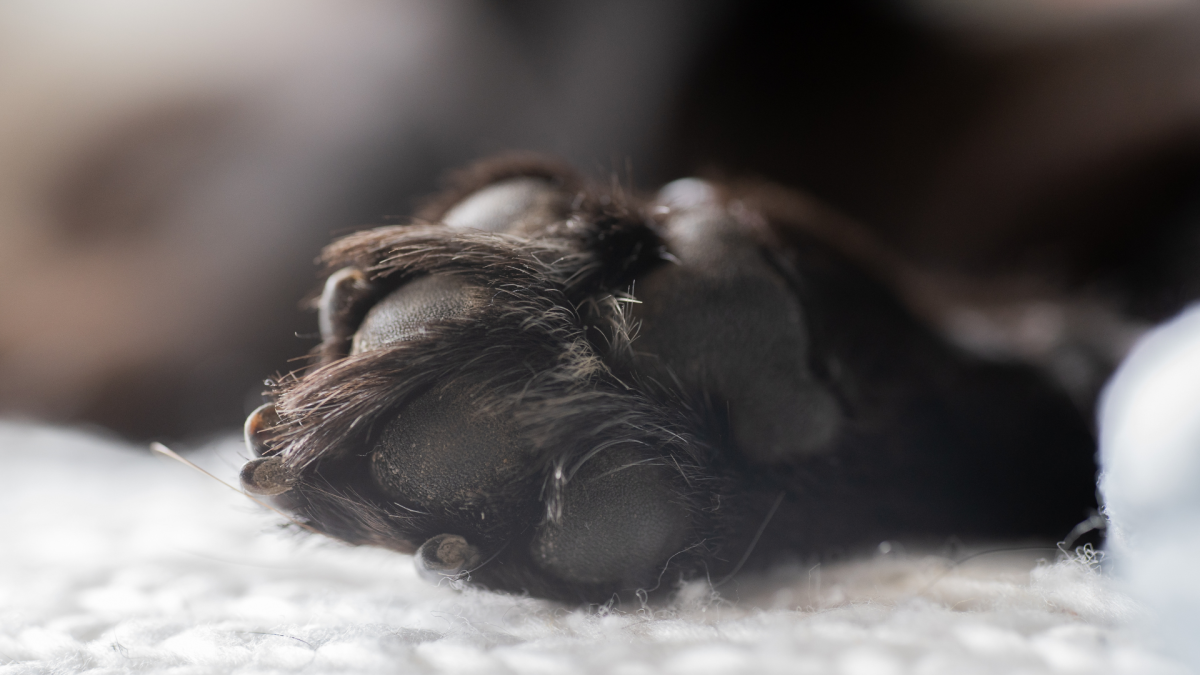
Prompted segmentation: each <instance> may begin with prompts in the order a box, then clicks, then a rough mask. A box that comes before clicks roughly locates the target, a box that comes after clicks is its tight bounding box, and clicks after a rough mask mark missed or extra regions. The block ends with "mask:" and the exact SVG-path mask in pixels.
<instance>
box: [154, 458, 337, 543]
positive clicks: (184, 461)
mask: <svg viewBox="0 0 1200 675" xmlns="http://www.w3.org/2000/svg"><path fill="white" fill-rule="evenodd" d="M150 451H151V452H153V453H156V454H159V455H162V456H164V457H167V458H170V459H173V460H175V461H176V462H180V463H181V464H184V465H186V466H189V467H191V468H193V469H195V470H196V471H199V472H200V473H202V474H204V475H205V476H208V477H209V478H211V479H213V480H215V481H217V482H218V483H220V484H221V485H224V486H225V487H227V488H229V489H230V490H233V491H234V492H236V493H238V494H240V495H242V496H244V497H245V498H247V499H249V500H250V501H252V502H254V503H255V504H258V505H259V506H262V507H264V508H267V509H270V510H271V511H274V512H275V513H278V514H279V515H281V516H283V517H284V518H287V519H288V521H289V522H291V523H292V524H293V525H296V526H298V527H302V528H304V529H306V530H308V531H309V532H312V533H313V534H321V533H320V532H318V531H317V530H315V529H313V527H312V526H311V525H306V524H305V523H302V522H300V521H299V520H296V519H295V518H293V517H292V516H290V515H288V514H286V513H284V512H283V511H281V510H279V509H277V508H275V507H274V506H271V505H270V504H268V503H266V502H264V501H263V500H261V499H259V498H257V497H255V496H254V495H252V494H250V493H248V492H246V491H245V490H239V489H238V488H235V487H234V486H232V485H230V484H229V483H226V482H225V481H223V480H221V479H220V478H217V477H216V476H214V475H212V473H210V472H208V471H206V470H205V469H204V468H202V467H201V466H200V465H199V464H196V463H195V462H193V461H191V460H189V459H185V458H184V457H182V456H180V454H179V453H177V452H175V451H174V450H172V449H170V448H168V447H167V446H165V445H163V444H162V443H159V442H157V441H155V442H154V443H151V444H150Z"/></svg>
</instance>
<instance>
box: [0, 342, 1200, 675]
mask: <svg viewBox="0 0 1200 675" xmlns="http://www.w3.org/2000/svg"><path fill="white" fill-rule="evenodd" d="M1194 323H1196V324H1197V330H1198V332H1197V336H1200V320H1197V321H1196V322H1194ZM1195 345H1197V346H1200V340H1197V341H1196V342H1195ZM1176 370H1177V369H1176ZM1197 383H1198V386H1200V377H1198V378H1197ZM1138 386H1142V385H1138ZM1196 391H1200V389H1196ZM1197 401H1200V398H1197ZM1195 409H1197V410H1200V405H1198V406H1196V408H1195ZM1106 414H1110V415H1116V416H1117V417H1120V414H1119V411H1118V413H1112V412H1111V411H1110V412H1108V413H1106ZM1195 440H1200V437H1197V439H1195ZM240 445H241V444H240V442H239V441H237V440H235V439H232V438H231V439H226V440H223V441H219V442H216V443H214V444H212V445H211V446H210V447H208V448H206V449H204V450H202V451H200V452H198V453H195V454H193V455H192V457H193V458H194V459H196V461H198V462H200V463H201V464H203V465H204V466H205V467H207V468H208V469H209V470H211V471H212V472H214V473H216V474H218V475H220V476H222V477H223V478H225V479H226V480H233V479H234V477H235V475H236V470H237V468H238V466H239V465H240V463H241V462H242V456H241V455H242V453H243V450H242V449H241V447H240ZM1197 448H1198V449H1200V445H1198V446H1197ZM1106 452H1107V453H1108V455H1106V457H1109V458H1110V460H1111V455H1112V452H1110V451H1109V450H1106ZM1198 454H1200V453H1198ZM1117 455H1118V459H1119V455H1120V452H1119V451H1118V452H1117ZM1110 464H1111V467H1110V468H1113V467H1117V466H1118V465H1119V462H1117V461H1110ZM1118 478H1119V477H1118ZM1113 479H1114V476H1113V474H1112V473H1111V471H1110V474H1109V475H1108V476H1107V477H1106V480H1108V481H1109V482H1110V483H1111V482H1112V480H1113ZM1118 482H1119V481H1118ZM1196 491H1197V489H1196V488H1193V490H1192V492H1193V493H1195V492H1196ZM1127 501H1128V500H1127ZM1135 502H1136V500H1134V501H1132V502H1130V503H1131V504H1132V503H1135ZM1122 503H1124V502H1122ZM1135 505H1136V504H1135ZM1130 508H1133V507H1130ZM0 513H2V514H3V515H2V517H0V542H3V544H2V547H3V548H2V556H0V675H8V674H15V673H83V672H88V673H132V672H155V673H158V672H170V673H181V674H182V673H226V672H239V673H260V672H261V673H268V672H270V673H288V672H304V673H335V672H336V673H342V672H344V673H376V672H379V673H408V672H416V673H424V672H430V673H509V672H512V673H555V674H559V673H593V672H595V673H600V672H603V673H628V674H630V675H633V674H640V673H654V674H659V673H663V674H676V673H678V674H680V675H702V674H705V673H732V672H741V673H762V674H769V673H845V674H847V675H889V674H892V673H918V674H921V675H935V674H938V673H946V674H954V675H960V674H962V673H1015V672H1020V673H1059V672H1062V673H1136V674H1139V675H1142V674H1150V673H1187V672H1191V671H1189V670H1188V667H1187V666H1186V665H1184V664H1185V661H1186V659H1187V658H1189V657H1187V656H1186V650H1187V647H1186V643H1181V642H1180V641H1179V639H1178V637H1177V636H1178V635H1179V634H1180V631H1183V633H1182V634H1183V635H1184V636H1185V637H1184V638H1183V639H1184V640H1185V641H1186V639H1187V638H1186V636H1187V634H1188V631H1190V630H1192V629H1194V628H1197V627H1200V622H1197V621H1196V617H1197V616H1198V615H1200V614H1198V612H1197V606H1196V603H1194V602H1191V601H1190V600H1189V598H1191V599H1195V598H1194V594H1195V589H1196V581H1195V579H1196V577H1197V575H1196V574H1195V572H1194V565H1195V564H1194V562H1193V561H1194V560H1195V558H1194V557H1193V558H1190V559H1187V560H1183V561H1179V560H1176V559H1174V558H1171V553H1170V550H1169V547H1168V550H1167V553H1166V554H1164V555H1165V556H1166V558H1162V556H1160V558H1146V557H1145V556H1143V558H1138V557H1137V555H1133V554H1130V553H1129V552H1128V551H1126V553H1125V554H1123V555H1124V556H1125V557H1124V558H1122V560H1123V561H1124V563H1123V567H1122V566H1119V567H1121V569H1125V570H1126V571H1125V572H1123V574H1125V575H1126V576H1125V577H1124V578H1114V577H1113V576H1112V575H1111V574H1109V573H1108V572H1107V571H1105V572H1102V571H1101V570H1100V568H1099V566H1098V565H1096V564H1095V559H1094V558H1089V557H1087V556H1084V557H1075V558H1071V559H1065V560H1057V559H1056V557H1055V555H1054V552H1053V551H1040V552H1038V551H1035V552H1028V551H1027V552H1009V553H994V554H988V555H982V556H979V557H976V558H973V559H971V560H968V561H966V562H963V563H962V564H960V565H957V566H955V565H951V564H950V561H949V560H948V559H947V558H944V557H938V556H933V555H919V554H916V553H912V552H909V553H904V552H902V551H896V550H893V551H891V552H888V553H883V552H881V553H879V554H878V555H877V556H876V557H873V558H869V559H862V560H852V561H847V562H844V563H841V564H838V565H832V566H830V565H826V566H820V567H814V568H810V569H799V568H796V569H780V570H777V571H776V572H774V573H772V574H771V575H767V576H760V577H755V578H748V579H739V580H737V581H735V582H732V583H730V584H728V585H726V586H724V587H722V588H721V589H720V592H719V593H717V592H714V591H713V590H712V589H711V588H710V587H709V586H708V585H707V584H706V583H703V582H696V583H692V584H690V585H688V586H685V587H684V588H682V589H681V590H680V591H679V592H678V593H677V595H676V597H675V598H674V599H673V600H672V601H670V602H669V603H667V604H651V605H649V606H637V605H634V606H630V605H625V606H620V607H572V606H565V605H561V604H556V603H552V602H547V601H542V600H535V599H530V598H523V597H513V596H509V595H501V594H496V593H488V592H481V591H476V590H470V589H468V590H456V589H452V588H448V587H440V588H439V587H434V586H429V585H426V584H425V583H424V582H422V581H420V580H419V579H418V578H417V576H416V574H415V572H414V570H413V567H412V562H411V559H410V558H408V557H406V556H400V555H397V554H393V553H389V552H385V551H377V550H370V549H352V548H347V547H344V546H341V545H338V544H336V543H333V542H327V541H318V540H316V539H314V538H309V539H296V538H294V537H292V536H291V535H288V534H286V533H283V532H281V531H280V530H279V528H278V524H279V522H280V521H281V518H280V517H279V516H277V515H274V514H271V513H269V512H264V511H263V510H262V509H260V508H259V507H257V506H255V505H254V504H252V503H251V502H249V501H247V500H246V499H245V497H243V496H241V495H239V494H236V493H235V492H234V491H232V490H230V489H229V488H227V487H224V486H222V485H220V484H219V483H217V482H215V481H213V480H211V479H209V478H206V477H205V476H203V475H201V474H199V473H196V472H193V471H191V470H189V469H187V468H186V467H184V466H182V465H180V464H177V463H174V462H171V461H169V460H167V459H165V458H161V457H158V456H153V455H150V454H149V453H147V452H145V451H141V450H140V449H137V448H129V447H122V446H121V445H120V444H119V443H116V442H113V441H111V440H106V439H105V438H104V437H102V436H99V435H97V434H94V433H86V432H80V431H71V430H63V429H52V428H45V427H38V426H33V425H24V424H18V423H6V424H0ZM1135 534H1136V533H1135ZM1188 534H1189V533H1187V532H1175V535H1174V538H1173V539H1171V541H1176V540H1178V541H1184V542H1186V543H1187V545H1190V546H1193V547H1194V546H1195V544H1194V543H1193V542H1196V541H1200V530H1193V531H1192V532H1190V534H1191V536H1190V537H1189V536H1187V535H1188ZM1139 545H1140V544H1139ZM1137 550H1139V551H1140V550H1147V551H1148V550H1152V548H1145V549H1142V548H1139V549H1137ZM1153 550H1159V549H1153ZM1161 559H1166V560H1175V562H1176V563H1177V564H1174V566H1171V565H1165V566H1164V565H1161V564H1159V565H1157V566H1156V565H1154V564H1149V563H1147V562H1146V560H1150V562H1151V563H1153V562H1154V561H1155V560H1161ZM1129 574H1134V575H1135V576H1133V577H1132V578H1130V577H1129V576H1128V575H1129ZM1138 574H1140V575H1141V576H1140V577H1139V576H1136V575H1138ZM1172 574H1174V575H1176V576H1171V575H1172ZM1188 583H1190V584H1191V586H1190V587H1189V586H1188V585H1187V584H1188ZM1147 588H1151V589H1159V590H1161V589H1163V588H1166V589H1168V590H1172V589H1176V590H1177V592H1175V593H1166V594H1162V593H1160V594H1159V595H1157V596H1156V595H1154V593H1153V592H1150V593H1147V592H1146V590H1145V589H1147ZM1189 589H1190V590H1189ZM1188 593H1192V594H1193V595H1192V596H1189V595H1188ZM1130 594H1132V596H1131V595H1130ZM1132 597H1137V598H1139V601H1135V600H1134V599H1131V598H1132ZM1162 597H1166V598H1168V600H1167V601H1166V602H1167V604H1168V605H1169V604H1170V602H1171V601H1174V602H1175V605H1177V606H1176V607H1175V608H1174V609H1172V608H1171V607H1168V606H1167V605H1163V603H1162V602H1160V600H1161V598H1162ZM1142 599H1144V600H1145V602H1141V600H1142ZM1181 599H1182V601H1181ZM1183 601H1186V602H1183ZM1164 607H1166V609H1164ZM1189 608H1190V609H1189ZM1172 611H1174V612H1176V613H1175V614H1171V613H1170V612H1172ZM1189 611H1190V614H1189V613H1188V612H1189ZM1180 612H1182V613H1180ZM1164 617H1169V619H1170V623H1169V626H1168V628H1169V629H1167V630H1165V631H1164V629H1163V626H1164V625H1167V624H1164ZM1188 621H1191V622H1192V623H1190V624H1189V623H1188ZM1189 626H1190V628H1189ZM1172 630H1174V632H1172ZM1173 635H1174V636H1176V637H1172V636H1173ZM1195 637H1196V640H1200V634H1195ZM1181 644H1183V645H1184V646H1183V647H1182V648H1181V646H1180V645H1181ZM1180 654H1184V656H1182V657H1181V656H1179V655H1180Z"/></svg>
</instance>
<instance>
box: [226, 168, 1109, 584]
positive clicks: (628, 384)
mask: <svg viewBox="0 0 1200 675" xmlns="http://www.w3.org/2000/svg"><path fill="white" fill-rule="evenodd" d="M775 193H776V194H777V193H778V191H775ZM800 211H803V210H802V209H801V210H797V209H791V208H789V204H788V203H786V200H785V201H784V202H780V201H779V200H778V198H776V199H775V200H774V201H773V202H765V201H764V202H761V203H760V202H756V201H755V200H754V199H753V198H752V196H750V195H739V194H738V193H736V192H734V191H732V190H731V189H727V188H724V187H722V186H718V185H714V184H711V183H706V182H703V181H699V180H695V179H688V180H682V181H676V182H675V183H672V184H670V185H668V186H666V187H665V188H663V189H662V190H661V191H659V192H658V194H657V195H655V196H652V197H650V198H648V199H644V200H643V199H638V198H635V197H634V196H632V195H628V194H625V193H623V192H619V191H618V192H615V193H614V192H611V191H604V190H601V189H597V188H594V187H592V186H589V185H588V184H587V183H586V182H585V181H583V180H582V179H581V178H579V177H578V176H577V175H575V174H574V173H573V172H571V171H570V170H569V169H566V168H564V167H561V166H559V165H557V164H555V163H553V162H551V161H546V160H531V159H528V158H521V159H501V160H494V161H491V162H485V163H482V164H480V165H478V166H476V167H474V168H472V169H470V170H467V171H465V172H463V174H462V175H460V176H459V179H458V181H457V183H456V185H455V186H454V187H452V188H451V189H449V190H447V191H446V193H444V194H443V195H441V196H440V197H438V198H437V199H436V200H435V201H433V202H432V203H431V204H430V205H429V206H428V207H427V208H426V210H425V211H424V212H423V213H421V214H419V217H418V218H416V219H415V220H414V222H413V223H412V224H409V225H403V226H394V227H382V228H377V229H374V230H368V231H364V232H359V233H357V234H353V235H350V236H348V237H346V238H344V239H342V240H340V241H337V242H335V243H333V244H332V245H330V246H329V247H328V248H327V249H326V251H325V253H324V255H323V261H324V263H325V264H326V265H327V268H328V270H329V277H328V281H327V282H326V284H325V287H324V292H323V293H322V296H321V298H320V300H319V302H318V303H317V304H318V307H317V309H318V312H319V322H320V329H321V336H322V343H321V345H320V347H319V348H318V350H317V354H316V362H315V364H314V365H313V366H312V367H310V368H309V369H307V370H305V371H303V372H300V373H295V374H293V375H291V376H289V377H286V378H281V380H280V381H279V382H278V384H276V385H275V387H274V389H273V390H272V391H271V392H269V393H270V397H271V401H272V402H271V403H268V404H266V405H264V406H263V407H261V408H259V409H258V410H256V411H255V412H254V413H253V414H251V416H250V417H249V419H247V422H246V432H245V433H246V443H247V446H248V447H249V449H250V451H251V454H252V455H253V457H254V459H252V460H251V461H250V462H248V463H247V464H246V466H245V467H244V469H243V471H242V484H243V487H244V488H245V489H246V491H248V492H251V493H254V494H256V495H261V496H263V497H264V498H266V499H269V500H270V501H271V502H272V503H273V504H274V505H275V506H276V507H278V508H279V509H281V510H283V511H285V512H287V513H289V514H291V515H292V516H294V517H295V519H296V520H297V522H300V523H303V524H304V525H306V526H307V527H311V528H312V529H314V530H316V531H320V532H323V533H325V534H328V535H330V536H332V537H336V538H338V539H341V540H343V541H345V542H348V543H351V544H367V545H374V546H382V547H385V548H389V549H392V550H395V551H399V552H402V553H412V554H414V555H415V562H416V564H417V567H418V570H420V571H421V573H422V575H423V576H425V577H426V578H429V579H432V580H435V581H436V580H441V579H444V578H453V579H459V580H464V581H468V582H470V583H473V584H478V585H480V586H483V587H486V588H490V589H494V590H503V591H512V592H527V593H530V594H533V595H538V596H544V597H551V598H559V599H564V600H569V601H589V602H603V601H605V600H607V599H608V598H610V597H612V596H613V595H617V596H619V597H625V596H628V595H630V594H633V593H636V592H638V591H639V590H646V591H657V592H664V591H665V590H669V589H670V588H672V587H673V586H674V584H675V583H676V582H677V581H678V580H680V579H686V578H690V577H695V576H698V575H709V577H710V578H713V579H717V578H721V577H722V576H723V575H726V574H730V573H734V572H736V571H738V569H740V568H741V562H745V561H746V560H748V561H749V565H747V569H749V568H752V567H756V566H762V565H765V564H768V563H770V562H772V561H775V560H779V559H781V558H786V557H789V556H793V557H795V556H798V557H807V556H819V555H822V554H825V553H827V552H829V551H835V550H839V551H844V550H848V549H853V548H854V547H856V546H862V545H870V544H873V543H877V542H878V541H880V540H881V539H903V538H905V537H912V538H917V539H919V538H922V537H925V538H928V537H945V536H951V535H953V536H958V537H972V536H978V537H995V536H1021V537H1031V536H1046V537H1054V536H1058V534H1059V531H1060V530H1061V531H1063V532H1065V531H1066V530H1069V529H1070V527H1071V526H1072V525H1073V524H1074V523H1075V522H1077V521H1078V520H1080V519H1082V518H1083V517H1085V516H1086V512H1087V509H1088V508H1091V507H1094V506H1095V503H1094V496H1093V494H1094V489H1093V486H1094V472H1095V467H1094V465H1093V461H1092V454H1093V450H1094V448H1093V445H1092V439H1091V436H1090V434H1089V432H1088V430H1087V427H1086V425H1084V424H1083V422H1082V421H1081V420H1080V419H1078V415H1077V414H1076V413H1075V412H1074V409H1073V408H1072V407H1071V406H1070V404H1069V403H1068V402H1067V401H1066V399H1065V397H1064V396H1063V395H1062V394H1061V393H1060V392H1058V391H1056V390H1055V389H1053V387H1052V386H1051V385H1050V384H1048V383H1047V382H1045V381H1043V380H1042V379H1041V378H1040V377H1038V376H1037V375H1036V374H1035V373H1034V372H1032V371H1029V370H1025V369H1022V368H1019V367H1016V366H1002V365H996V364H988V363H982V362H979V361H976V360H973V359H971V358H969V357H967V356H966V355H964V354H962V353H959V352H957V351H955V350H954V349H952V348H951V347H950V346H948V345H947V344H946V343H945V342H943V341H942V340H941V339H939V338H938V337H937V336H936V335H934V334H933V333H932V332H930V331H929V330H928V329H926V328H925V327H924V326H923V325H922V324H920V323H919V322H918V321H917V320H915V319H914V318H913V317H912V315H911V314H909V313H908V312H907V311H906V310H905V309H904V308H903V306H902V305H901V304H900V303H899V302H898V301H897V300H896V299H895V298H894V297H893V296H892V294H890V293H889V292H888V290H887V289H886V288H885V287H884V286H883V285H881V284H880V283H878V282H877V281H875V280H874V278H873V277H872V276H871V274H870V273H869V270H867V269H865V268H864V265H862V264H859V263H857V262H856V261H855V260H854V259H853V256H852V255H850V254H848V253H846V252H844V251H840V250H838V248H837V247H836V246H835V245H833V244H831V243H829V242H826V241H823V240H822V238H821V237H820V236H818V235H817V234H815V233H818V232H820V230H821V228H819V227H810V226H809V224H808V223H807V222H806V221H805V219H804V217H802V216H801V217H798V216H796V215H795V214H796V213H798V212H800ZM758 533H761V536H758V537H756V534H758ZM750 553H752V554H753V555H747V554H750Z"/></svg>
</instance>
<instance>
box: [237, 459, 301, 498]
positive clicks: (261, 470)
mask: <svg viewBox="0 0 1200 675" xmlns="http://www.w3.org/2000/svg"><path fill="white" fill-rule="evenodd" d="M241 479H242V488H243V489H245V490H246V492H249V493H251V494H256V495H262V496H267V497H270V496H273V495H280V494H283V493H284V492H287V491H288V490H291V489H292V485H293V484H295V482H296V476H295V475H294V474H292V472H291V471H289V470H288V467H287V465H286V464H284V462H283V458H282V457H259V458H258V459H252V460H250V461H249V462H246V464H245V465H244V466H243V467H242V473H241Z"/></svg>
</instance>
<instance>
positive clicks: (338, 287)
mask: <svg viewBox="0 0 1200 675" xmlns="http://www.w3.org/2000/svg"><path fill="white" fill-rule="evenodd" d="M366 287H367V276H366V275H365V274H363V272H362V270H359V269H355V268H353V267H343V268H342V269H340V270H338V271H336V272H334V273H333V274H332V275H331V276H330V277H329V279H327V280H326V281H325V289H324V290H323V291H322V292H321V300H320V302H319V303H318V304H317V323H318V325H319V326H320V329H321V339H322V340H328V339H330V338H331V337H333V335H334V333H335V332H337V318H338V316H339V315H340V314H341V313H342V312H343V311H344V310H345V309H346V306H347V304H348V301H349V300H350V299H351V298H353V297H354V293H353V292H352V291H355V290H362V289H364V288H366Z"/></svg>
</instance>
